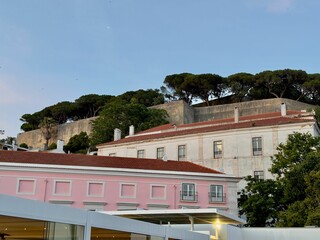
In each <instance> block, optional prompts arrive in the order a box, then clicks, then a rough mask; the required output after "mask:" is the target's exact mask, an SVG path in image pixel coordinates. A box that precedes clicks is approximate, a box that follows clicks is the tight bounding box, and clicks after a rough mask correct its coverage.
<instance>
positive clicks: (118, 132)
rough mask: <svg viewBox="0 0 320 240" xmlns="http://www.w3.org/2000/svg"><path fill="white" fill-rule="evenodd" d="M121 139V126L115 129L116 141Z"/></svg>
mask: <svg viewBox="0 0 320 240" xmlns="http://www.w3.org/2000/svg"><path fill="white" fill-rule="evenodd" d="M120 139H121V130H120V129H119V128H115V129H114V139H113V140H114V141H118V140H120Z"/></svg>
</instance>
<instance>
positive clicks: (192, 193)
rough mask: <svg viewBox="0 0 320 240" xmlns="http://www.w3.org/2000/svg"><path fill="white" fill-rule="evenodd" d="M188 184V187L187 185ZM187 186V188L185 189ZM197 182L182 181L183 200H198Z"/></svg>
mask: <svg viewBox="0 0 320 240" xmlns="http://www.w3.org/2000/svg"><path fill="white" fill-rule="evenodd" d="M185 186H186V187H185ZM185 188H187V189H185ZM196 193H197V191H196V184H195V183H182V184H181V200H182V201H189V202H196V201H197V196H196Z"/></svg>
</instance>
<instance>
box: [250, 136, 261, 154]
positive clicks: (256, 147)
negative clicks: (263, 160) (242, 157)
mask: <svg viewBox="0 0 320 240" xmlns="http://www.w3.org/2000/svg"><path fill="white" fill-rule="evenodd" d="M251 142H252V155H253V156H261V155H262V137H252V139H251Z"/></svg>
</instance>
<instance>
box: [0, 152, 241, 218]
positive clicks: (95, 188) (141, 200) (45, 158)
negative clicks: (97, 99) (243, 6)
mask: <svg viewBox="0 0 320 240" xmlns="http://www.w3.org/2000/svg"><path fill="white" fill-rule="evenodd" d="M238 181H239V178H237V177H234V176H231V175H227V174H224V173H221V172H218V171H216V170H213V169H210V168H206V167H203V166H200V165H197V164H194V163H191V162H186V161H179V162H178V161H170V160H168V161H166V160H155V159H139V158H121V157H109V156H89V155H77V154H55V153H39V152H20V151H1V150H0V193H1V194H7V195H12V196H18V197H23V198H28V199H34V200H40V201H44V202H50V203H55V204H61V205H67V206H71V207H75V208H85V209H90V210H103V211H115V210H136V209H177V208H217V209H220V210H225V211H227V212H229V213H232V214H235V215H237V193H236V189H237V182H238Z"/></svg>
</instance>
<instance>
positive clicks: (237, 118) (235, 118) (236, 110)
mask: <svg viewBox="0 0 320 240" xmlns="http://www.w3.org/2000/svg"><path fill="white" fill-rule="evenodd" d="M234 122H235V123H238V122H239V108H238V107H234Z"/></svg>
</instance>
